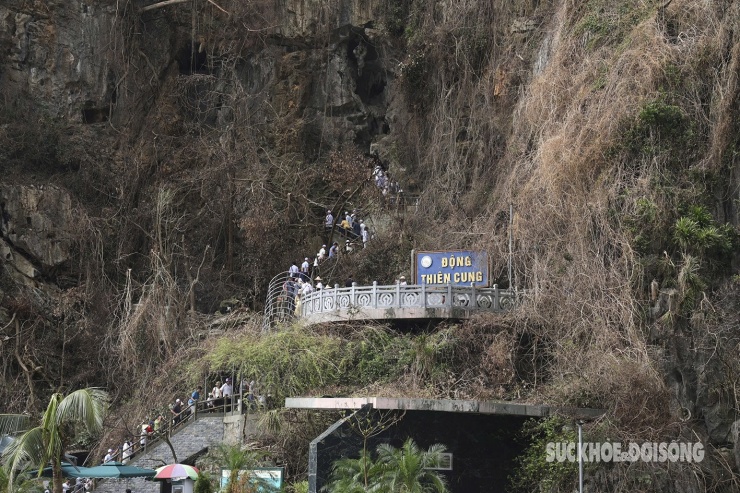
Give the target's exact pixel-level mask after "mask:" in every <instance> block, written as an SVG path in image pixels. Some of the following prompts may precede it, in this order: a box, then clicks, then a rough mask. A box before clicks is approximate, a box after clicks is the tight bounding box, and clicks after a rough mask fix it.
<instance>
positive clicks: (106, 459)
mask: <svg viewBox="0 0 740 493" xmlns="http://www.w3.org/2000/svg"><path fill="white" fill-rule="evenodd" d="M112 460H113V449H112V448H109V449H108V453H107V454H105V457H103V462H110V461H112Z"/></svg>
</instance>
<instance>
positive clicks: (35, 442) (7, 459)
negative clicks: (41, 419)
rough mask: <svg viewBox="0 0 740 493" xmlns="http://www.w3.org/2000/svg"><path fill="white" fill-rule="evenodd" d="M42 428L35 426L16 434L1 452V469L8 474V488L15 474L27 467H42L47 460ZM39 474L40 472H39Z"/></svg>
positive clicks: (10, 486)
mask: <svg viewBox="0 0 740 493" xmlns="http://www.w3.org/2000/svg"><path fill="white" fill-rule="evenodd" d="M47 458H48V457H47V456H46V450H45V448H44V430H43V429H42V428H41V427H40V426H37V427H36V428H31V429H30V430H27V431H26V432H24V433H23V434H21V435H18V436H17V437H16V438H15V440H13V442H12V443H11V444H10V445H8V447H7V448H6V449H5V451H4V452H3V456H2V460H3V469H4V470H5V473H6V474H7V476H8V483H9V488H8V489H9V490H11V489H12V486H13V480H14V479H15V476H16V475H18V474H19V473H20V472H21V471H23V470H25V469H27V468H29V467H32V466H33V467H38V468H39V469H42V468H43V466H44V465H46V462H47ZM39 475H40V472H39Z"/></svg>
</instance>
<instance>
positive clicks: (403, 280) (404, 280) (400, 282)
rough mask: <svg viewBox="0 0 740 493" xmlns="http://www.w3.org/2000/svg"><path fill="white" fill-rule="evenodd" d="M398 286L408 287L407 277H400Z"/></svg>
mask: <svg viewBox="0 0 740 493" xmlns="http://www.w3.org/2000/svg"><path fill="white" fill-rule="evenodd" d="M398 284H399V285H401V286H407V285H408V284H407V283H406V276H401V277H399V278H398Z"/></svg>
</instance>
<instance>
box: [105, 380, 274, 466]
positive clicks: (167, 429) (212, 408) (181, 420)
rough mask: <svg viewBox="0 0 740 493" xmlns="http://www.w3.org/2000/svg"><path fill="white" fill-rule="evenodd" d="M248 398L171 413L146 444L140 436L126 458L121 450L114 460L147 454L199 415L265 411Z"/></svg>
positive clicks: (206, 403)
mask: <svg viewBox="0 0 740 493" xmlns="http://www.w3.org/2000/svg"><path fill="white" fill-rule="evenodd" d="M248 396H249V393H239V394H232V395H231V396H230V397H229V398H227V397H220V398H218V399H212V400H199V401H198V402H196V403H195V405H194V406H184V409H183V410H182V411H181V412H179V413H177V414H172V413H170V414H171V416H170V417H165V422H164V424H163V425H162V427H161V428H160V429H159V430H156V431H154V432H153V433H150V434H147V435H146V440H145V441H144V444H142V443H141V438H142V434H139V435H138V436H137V437H136V439H135V440H134V442H133V443H132V444H131V448H129V449H128V450H127V451H128V452H129V455H128V456H127V457H125V458H124V457H123V450H119V451H118V452H116V457H115V458H114V459H115V460H118V457H120V458H121V460H131V459H132V458H134V457H135V456H136V455H139V454H141V453H142V452H144V453H145V452H146V451H147V450H149V449H151V448H152V447H154V446H155V445H158V444H159V443H160V442H162V441H164V440H165V439H169V438H170V437H171V436H172V435H174V434H175V433H176V432H177V431H179V430H181V429H182V428H184V427H186V426H187V425H189V424H190V423H194V422H195V421H196V420H197V419H198V416H199V415H206V416H214V417H216V416H224V415H228V414H234V413H243V412H245V411H247V410H249V409H253V410H260V409H263V407H264V404H261V403H259V401H258V399H257V398H256V396H255V398H254V399H253V400H250V399H247V397H248ZM240 403H241V407H240ZM191 408H192V409H191Z"/></svg>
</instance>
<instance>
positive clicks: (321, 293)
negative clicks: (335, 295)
mask: <svg viewBox="0 0 740 493" xmlns="http://www.w3.org/2000/svg"><path fill="white" fill-rule="evenodd" d="M323 311H324V288H321V289H319V312H323Z"/></svg>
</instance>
